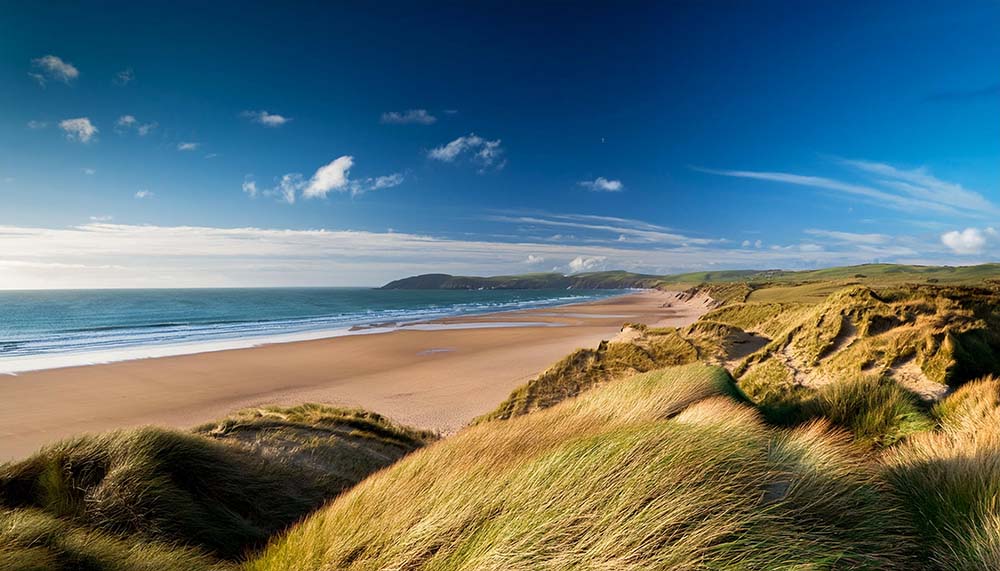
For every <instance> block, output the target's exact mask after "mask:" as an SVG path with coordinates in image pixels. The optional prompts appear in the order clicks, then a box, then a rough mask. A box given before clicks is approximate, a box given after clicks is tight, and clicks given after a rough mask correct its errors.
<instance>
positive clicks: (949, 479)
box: [884, 378, 1000, 571]
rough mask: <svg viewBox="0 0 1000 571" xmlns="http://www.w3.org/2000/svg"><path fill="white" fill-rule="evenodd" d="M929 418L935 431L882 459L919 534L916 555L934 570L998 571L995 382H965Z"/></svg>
mask: <svg viewBox="0 0 1000 571" xmlns="http://www.w3.org/2000/svg"><path fill="white" fill-rule="evenodd" d="M933 413H934V416H935V418H936V419H937V421H938V422H939V423H940V429H939V430H936V431H930V432H925V433H922V434H919V435H917V436H914V437H913V438H911V439H909V440H907V441H906V442H905V443H903V444H902V445H900V446H898V447H896V448H895V449H893V450H890V451H889V452H888V453H887V455H886V458H885V460H884V465H885V477H886V479H887V481H889V482H890V483H891V484H892V487H893V490H894V491H895V493H896V494H897V495H898V497H899V498H900V499H901V500H902V505H903V506H904V508H905V509H906V510H907V511H908V512H909V513H910V516H911V518H912V521H913V522H914V525H915V526H916V527H917V529H918V531H919V538H920V539H919V541H918V542H917V543H916V553H917V554H918V556H919V557H920V558H921V560H923V561H927V562H928V565H927V568H931V569H940V570H944V571H973V570H987V569H1000V501H998V498H1000V381H997V380H996V379H994V378H986V379H983V380H979V381H976V382H973V383H969V384H967V385H965V386H963V387H962V388H960V389H958V390H957V391H956V392H955V393H954V394H952V395H950V396H949V397H947V398H946V399H945V400H943V401H942V402H940V403H938V404H937V405H936V406H935V407H934V411H933Z"/></svg>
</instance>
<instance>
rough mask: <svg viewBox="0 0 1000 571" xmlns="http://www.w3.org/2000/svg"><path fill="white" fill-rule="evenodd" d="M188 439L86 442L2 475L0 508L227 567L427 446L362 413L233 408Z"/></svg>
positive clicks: (156, 433)
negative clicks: (196, 551)
mask: <svg viewBox="0 0 1000 571" xmlns="http://www.w3.org/2000/svg"><path fill="white" fill-rule="evenodd" d="M196 432H198V433H199V434H188V433H183V432H179V431H172V430H166V429H159V428H142V429H137V430H125V431H117V432H110V433H106V434H100V435H95V436H84V437H79V438H75V439H71V440H67V441H64V442H61V443H58V444H56V445H54V446H51V447H49V448H46V449H43V450H42V451H40V452H39V453H37V454H36V455H34V456H32V457H30V458H28V459H26V460H24V461H21V462H18V463H15V464H8V465H5V466H0V509H3V508H6V509H22V508H31V509H35V510H38V511H40V512H44V513H46V514H48V515H49V516H52V517H57V518H62V519H64V520H65V521H67V522H71V523H72V524H73V525H76V526H83V527H88V528H91V529H94V530H101V531H104V532H109V533H122V534H140V535H142V536H145V537H147V538H150V539H155V540H159V541H164V542H168V543H176V544H185V545H191V546H194V547H197V548H200V549H204V550H206V551H207V552H209V553H211V554H213V555H216V556H218V557H222V558H226V559H235V558H239V557H241V556H242V555H243V554H244V553H245V552H246V551H247V550H248V549H252V548H255V547H259V546H261V545H262V544H263V543H264V542H265V541H266V540H267V539H268V538H269V537H270V536H271V535H273V534H274V533H276V532H278V531H280V530H282V529H284V528H285V527H287V526H288V525H290V524H292V523H294V522H295V521H297V520H298V519H299V518H301V517H302V516H304V515H305V514H307V513H309V512H310V511H312V510H314V509H316V508H317V507H319V506H320V505H321V504H322V503H323V502H324V501H326V500H327V499H329V498H331V497H333V496H335V495H337V494H338V493H340V492H342V491H343V490H345V489H347V488H349V487H351V486H353V485H354V484H356V483H357V482H358V481H360V480H361V479H362V478H364V477H365V476H367V475H368V474H370V473H372V472H374V471H376V470H379V469H381V468H383V467H385V466H387V465H389V464H391V463H392V462H394V461H396V460H398V459H399V458H401V457H403V456H404V455H406V454H407V453H409V452H411V451H413V450H414V449H416V448H418V447H420V446H422V445H423V444H424V443H426V442H428V441H431V440H433V439H434V438H435V436H434V435H432V434H430V433H427V432H422V431H415V430H411V429H408V428H405V427H401V426H398V425H396V424H394V423H392V422H390V421H388V420H387V419H385V418H383V417H381V416H379V415H376V414H373V413H369V412H366V411H362V410H352V409H337V408H332V407H327V406H323V405H312V404H309V405H302V406H298V407H292V408H280V407H263V408H256V409H249V410H245V411H240V412H238V413H236V414H234V415H233V416H231V417H229V418H226V419H223V420H221V421H219V422H215V423H210V424H207V425H204V426H202V427H199V428H198V429H196Z"/></svg>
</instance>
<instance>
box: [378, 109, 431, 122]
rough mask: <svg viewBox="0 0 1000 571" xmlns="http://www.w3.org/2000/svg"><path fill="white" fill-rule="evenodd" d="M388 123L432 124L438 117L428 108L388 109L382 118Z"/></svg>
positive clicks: (382, 120)
mask: <svg viewBox="0 0 1000 571" xmlns="http://www.w3.org/2000/svg"><path fill="white" fill-rule="evenodd" d="M380 121H381V122H382V123H384V124H387V125H432V124H433V123H435V122H436V121H437V117H435V116H433V115H431V114H430V113H428V112H427V110H426V109H407V110H406V111H386V112H385V113H383V114H382V118H381V120H380Z"/></svg>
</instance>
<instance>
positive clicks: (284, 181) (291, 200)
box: [271, 172, 306, 204]
mask: <svg viewBox="0 0 1000 571" xmlns="http://www.w3.org/2000/svg"><path fill="white" fill-rule="evenodd" d="M305 186H306V181H305V179H303V178H302V175H301V174H299V173H297V172H294V173H288V174H286V175H284V176H282V177H281V180H280V181H278V186H277V188H275V189H274V190H273V191H271V193H277V195H278V197H279V198H280V199H281V200H282V201H284V202H287V203H288V204H295V195H296V193H298V192H299V191H301V190H302V189H303V188H305Z"/></svg>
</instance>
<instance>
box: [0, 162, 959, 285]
mask: <svg viewBox="0 0 1000 571" xmlns="http://www.w3.org/2000/svg"><path fill="white" fill-rule="evenodd" d="M300 178H301V177H300ZM937 247H938V248H940V252H937V251H934V252H931V251H928V253H927V255H922V254H920V255H917V254H913V253H912V252H911V253H910V254H907V253H906V251H905V250H903V249H900V248H897V249H889V248H884V249H879V247H876V246H870V248H873V249H872V250H866V251H858V250H850V251H836V250H830V249H826V248H822V247H817V246H816V245H815V244H813V245H810V244H803V245H795V246H787V247H779V248H775V249H769V248H768V249H759V250H758V249H754V248H740V247H738V246H731V245H728V244H721V243H717V244H708V245H691V244H689V245H687V246H684V245H676V246H673V245H671V246H669V247H662V248H652V249H649V248H646V249H634V248H628V247H619V246H617V245H615V244H613V243H611V244H563V243H551V242H546V241H544V240H535V239H526V238H525V237H524V236H523V235H522V236H520V237H516V238H513V241H497V240H491V239H478V238H476V237H475V236H471V237H469V238H468V239H455V238H446V237H440V236H432V235H424V234H413V233H407V232H402V231H396V232H364V231H354V230H336V229H315V230H294V229H264V228H212V227H186V226H137V225H121V224H103V223H102V224H98V223H92V224H86V225H83V226H78V227H71V228H56V229H53V228H34V227H16V226H0V252H2V255H0V259H2V260H6V261H9V262H12V263H13V262H17V263H18V264H19V267H26V266H25V264H64V265H80V266H87V267H88V268H95V267H108V268H110V267H116V268H120V269H118V270H106V271H93V272H90V271H84V270H82V269H81V270H80V271H73V272H65V271H63V272H58V271H54V270H53V271H51V272H40V271H39V272H36V271H32V272H29V271H27V270H26V269H22V270H18V271H3V272H0V288H14V287H41V288H52V287H107V286H109V285H111V286H115V287H125V286H128V287H149V286H154V285H162V284H163V283H165V282H166V281H167V280H170V283H171V284H173V285H175V286H177V287H185V286H192V287H193V286H239V285H258V286H264V285H376V284H379V283H382V282H385V281H388V280H389V279H393V278H397V277H402V276H404V275H408V274H416V273H426V272H430V271H441V272H446V273H453V274H491V273H507V272H509V273H516V272H520V271H523V270H524V267H525V263H526V262H529V261H531V262H533V263H542V262H543V261H544V262H545V263H546V264H551V266H552V267H557V268H564V271H587V270H588V269H594V268H599V267H604V268H614V269H625V270H629V271H636V272H642V273H652V274H664V273H672V272H679V271H692V270H696V269H699V270H704V269H712V268H718V269H725V268H773V267H785V268H802V267H815V266H828V265H840V264H848V263H861V262H867V261H872V260H873V259H880V260H883V261H886V260H889V259H895V260H896V261H901V262H913V263H924V262H931V261H935V260H937V261H939V262H940V261H947V260H949V259H950V256H952V255H953V254H951V253H950V251H948V250H947V248H945V246H943V245H941V244H940V242H938V244H937ZM892 256H896V258H892ZM578 259H579V260H578Z"/></svg>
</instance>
